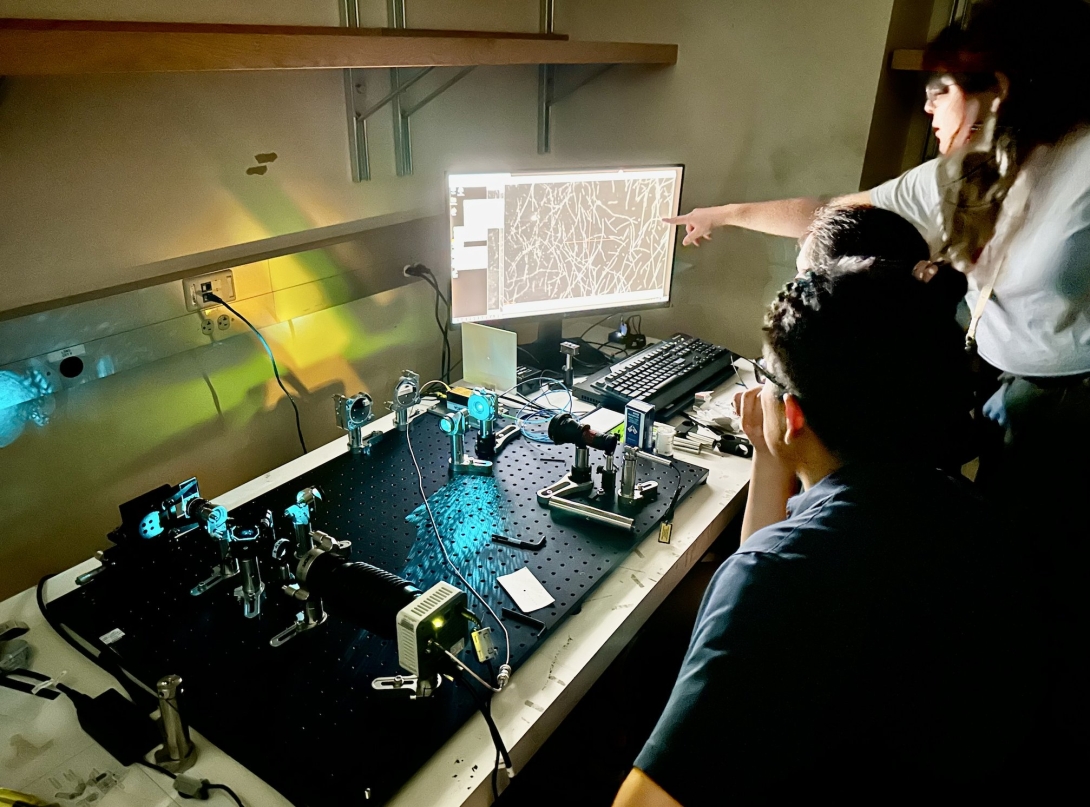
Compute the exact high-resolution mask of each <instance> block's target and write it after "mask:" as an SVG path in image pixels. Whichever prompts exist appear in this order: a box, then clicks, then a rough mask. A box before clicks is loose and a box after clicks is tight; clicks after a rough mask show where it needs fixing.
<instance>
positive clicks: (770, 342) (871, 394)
mask: <svg viewBox="0 0 1090 807" xmlns="http://www.w3.org/2000/svg"><path fill="white" fill-rule="evenodd" d="M764 334H765V344H766V346H767V353H768V354H769V356H768V358H769V361H770V363H771V364H772V365H773V366H772V367H770V368H769V369H770V371H771V372H772V373H774V374H776V375H777V376H779V377H780V378H781V380H782V381H783V382H784V384H786V385H788V387H787V390H786V391H787V392H790V393H792V394H793V395H795V396H796V397H797V398H798V400H799V403H800V405H801V407H802V410H803V412H804V413H805V415H806V419H807V422H808V423H809V425H810V428H812V429H813V431H814V433H815V434H816V435H817V436H818V438H820V440H821V441H822V443H824V445H825V446H826V448H828V449H829V450H830V451H832V452H833V453H834V454H836V455H837V456H838V457H840V459H841V460H843V461H846V460H849V459H862V458H868V459H890V460H896V459H906V458H921V459H930V456H929V455H928V453H927V451H926V446H928V445H930V444H933V443H934V442H936V441H943V440H945V439H948V438H949V435H948V434H947V430H948V429H949V428H950V424H951V423H953V422H954V421H956V420H957V419H958V416H959V415H964V414H965V412H967V409H968V403H967V401H968V398H967V395H968V390H969V376H968V362H967V360H966V357H965V352H964V348H963V345H964V340H963V337H962V335H961V331H960V329H959V328H958V327H957V325H956V324H955V322H954V320H953V318H952V316H951V314H950V311H949V307H948V306H946V305H944V304H942V305H940V304H938V303H937V302H936V300H935V297H934V295H932V294H928V293H927V286H926V284H924V283H921V282H920V281H918V280H916V279H915V278H914V277H912V265H911V264H910V263H905V262H893V261H879V260H875V259H843V260H841V261H838V262H836V263H834V264H831V265H829V266H826V267H823V268H822V269H820V270H819V271H810V272H807V273H805V274H804V275H802V276H801V277H799V278H796V279H795V280H793V281H791V282H790V283H788V284H787V285H786V286H785V287H784V289H783V290H782V291H781V292H780V293H779V294H778V295H777V297H776V299H775V301H774V302H773V303H772V305H771V306H770V307H769V309H768V312H767V314H766V316H765V324H764Z"/></svg>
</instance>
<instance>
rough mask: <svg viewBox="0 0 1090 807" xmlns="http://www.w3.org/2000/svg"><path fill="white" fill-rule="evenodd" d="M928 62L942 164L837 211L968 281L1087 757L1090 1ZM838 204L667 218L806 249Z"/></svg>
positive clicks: (994, 22)
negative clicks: (809, 233)
mask: <svg viewBox="0 0 1090 807" xmlns="http://www.w3.org/2000/svg"><path fill="white" fill-rule="evenodd" d="M925 59H926V62H927V63H928V65H929V66H930V67H931V68H932V69H934V70H935V71H936V76H935V78H934V79H933V80H932V82H931V83H930V84H929V85H928V89H927V103H926V106H925V110H926V111H927V112H928V113H929V114H931V115H932V116H933V122H932V126H933V128H934V129H935V134H936V136H937V138H938V141H939V148H940V152H941V156H940V157H939V158H937V159H935V160H932V161H930V162H927V163H924V164H923V165H921V166H919V167H917V168H915V169H912V170H911V171H908V172H907V173H905V174H903V175H902V176H900V177H898V178H896V179H893V180H891V181H889V182H887V183H885V184H883V185H880V186H878V187H877V188H874V189H873V190H870V191H863V192H861V193H858V194H852V195H850V196H847V197H841V198H840V201H845V202H849V203H862V204H868V203H869V204H873V205H875V206H877V207H881V208H886V209H889V210H892V211H894V212H896V213H899V214H900V215H902V216H904V217H905V218H907V219H908V220H910V221H912V222H913V223H914V224H916V226H917V227H918V228H919V229H920V231H921V232H922V233H923V234H924V236H925V237H926V238H927V239H928V241H929V243H930V244H931V246H932V248H933V250H934V252H935V255H936V256H937V257H938V258H939V259H941V260H945V261H948V262H950V263H952V264H953V265H954V266H955V267H957V268H958V269H960V270H961V271H962V272H964V273H965V274H966V276H967V278H968V281H969V291H968V294H967V295H966V301H967V303H968V306H969V309H970V311H971V312H972V314H973V319H972V324H971V325H970V328H969V333H968V334H967V341H968V346H969V348H970V349H971V350H972V351H974V352H975V353H977V354H978V355H979V357H980V359H982V360H983V363H986V365H985V369H986V370H987V369H988V365H990V368H991V370H992V372H991V378H992V379H993V381H992V385H991V389H990V390H989V393H991V392H993V391H994V394H990V397H987V396H985V397H987V402H986V403H985V404H984V407H983V414H984V415H985V416H986V418H987V419H988V421H989V425H990V428H991V434H990V437H991V445H990V446H982V449H981V467H980V474H979V476H978V481H979V482H980V483H981V486H982V489H983V490H984V492H985V493H987V494H988V495H990V496H992V497H993V500H994V501H995V502H996V505H997V506H998V507H1001V508H1002V509H1003V511H1004V512H1005V513H1007V514H1009V516H1010V518H1011V520H1012V522H1013V523H1015V524H1017V526H1018V528H1019V530H1020V534H1021V540H1022V552H1023V553H1024V568H1025V570H1026V581H1027V589H1029V588H1032V589H1033V592H1032V593H1033V594H1034V595H1036V597H1037V599H1038V600H1039V601H1040V602H1042V603H1043V604H1044V606H1045V608H1046V609H1047V619H1048V623H1047V624H1048V625H1049V628H1050V632H1051V635H1050V637H1049V639H1050V640H1051V646H1052V647H1053V648H1054V649H1057V650H1058V651H1059V652H1058V653H1057V654H1056V656H1057V657H1058V658H1057V659H1056V663H1055V664H1054V666H1053V668H1052V672H1053V675H1052V679H1051V682H1050V683H1051V686H1052V687H1053V718H1054V726H1053V727H1052V731H1053V732H1055V735H1059V736H1055V735H1054V737H1053V739H1054V740H1055V741H1056V747H1057V748H1058V750H1059V749H1062V748H1064V747H1066V748H1067V749H1069V750H1070V752H1071V753H1072V754H1073V755H1078V754H1079V753H1080V752H1079V751H1077V750H1076V749H1079V748H1080V747H1081V746H1080V744H1079V742H1078V739H1079V735H1081V732H1082V731H1083V725H1084V721H1085V719H1086V695H1085V692H1086V690H1087V686H1086V680H1085V678H1084V676H1083V675H1082V673H1081V670H1080V669H1079V665H1078V664H1077V663H1076V659H1077V658H1078V654H1077V653H1076V652H1074V649H1075V648H1079V647H1081V645H1082V644H1083V643H1084V642H1085V639H1086V636H1087V635H1088V633H1087V620H1086V614H1087V602H1088V599H1090V598H1088V597H1087V595H1086V589H1087V586H1086V583H1085V582H1084V578H1085V575H1086V569H1087V565H1086V561H1087V560H1088V547H1090V519H1088V518H1087V516H1086V515H1085V514H1084V513H1083V511H1082V503H1083V502H1082V499H1083V497H1085V496H1087V495H1088V493H1090V4H1088V3H1087V2H1084V0H984V2H982V3H980V4H979V5H978V6H975V7H974V10H973V14H972V17H971V19H970V21H969V24H968V26H967V27H966V28H965V29H960V28H950V29H947V30H946V31H944V32H943V33H942V34H940V36H939V37H938V38H937V39H936V40H935V41H934V42H933V43H932V44H931V45H930V46H929V47H928V50H927V52H926V56H925ZM824 201H826V200H821V199H792V200H783V201H774V202H763V203H756V204H741V205H724V206H722V207H718V208H706V209H698V210H694V211H693V212H692V213H689V214H688V215H686V216H681V217H679V218H678V219H673V220H669V221H670V222H671V223H676V224H684V225H686V229H687V234H686V238H685V242H684V243H688V244H699V242H700V240H701V239H702V238H708V237H710V233H711V230H712V228H713V227H715V226H721V225H734V226H740V227H745V228H748V229H755V230H760V231H763V232H769V233H773V234H779V235H789V236H793V237H799V236H800V235H802V234H803V233H805V231H806V229H807V227H808V226H809V222H810V220H811V218H812V216H813V214H814V212H815V210H816V209H817V208H818V207H819V206H820V205H821V204H822V203H823V202H824ZM984 375H985V376H987V373H984ZM920 382H921V399H920V403H918V404H916V405H926V404H925V403H923V402H924V401H926V400H927V399H928V397H929V396H932V395H941V394H942V390H928V389H927V388H926V384H927V373H926V357H924V356H921V373H920ZM905 414H906V416H908V417H911V413H910V412H906V413H905ZM1031 581H1036V582H1035V583H1034V582H1031ZM1038 585H1040V586H1041V588H1037V586H1038ZM1026 593H1027V592H1024V591H1023V592H1014V594H1016V595H1024V594H1026ZM1012 650H1013V652H1020V650H1019V649H1017V648H1015V649H1012ZM1022 652H1024V649H1023V650H1022ZM1064 735H1066V736H1064ZM1071 761H1072V763H1074V762H1075V760H1074V759H1072V760H1071ZM1061 766H1062V763H1061Z"/></svg>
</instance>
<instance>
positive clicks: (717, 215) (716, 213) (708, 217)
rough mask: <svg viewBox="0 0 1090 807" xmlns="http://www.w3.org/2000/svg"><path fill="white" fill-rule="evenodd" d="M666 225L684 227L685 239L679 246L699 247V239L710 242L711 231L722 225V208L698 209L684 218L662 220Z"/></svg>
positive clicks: (676, 217) (674, 217)
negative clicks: (682, 225)
mask: <svg viewBox="0 0 1090 807" xmlns="http://www.w3.org/2000/svg"><path fill="white" fill-rule="evenodd" d="M663 221H665V222H666V223H667V224H677V225H681V224H684V225H685V238H684V239H683V240H682V242H681V245H682V246H685V247H688V246H694V247H698V246H700V239H704V240H705V241H711V240H712V230H714V229H715V228H716V227H721V226H722V225H723V221H722V208H719V207H698V208H696V209H695V210H693V211H692V212H690V213H686V214H685V215H684V216H673V217H670V218H664V219H663Z"/></svg>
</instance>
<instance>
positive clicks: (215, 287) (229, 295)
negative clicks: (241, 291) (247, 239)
mask: <svg viewBox="0 0 1090 807" xmlns="http://www.w3.org/2000/svg"><path fill="white" fill-rule="evenodd" d="M182 290H183V292H184V294H185V308H186V310H187V311H199V310H200V309H202V308H209V307H211V306H214V305H217V303H215V302H213V301H212V300H211V299H209V298H208V297H207V295H209V294H215V295H216V296H217V297H219V298H220V299H221V300H223V301H224V302H225V303H229V302H231V301H232V300H234V299H235V276H234V273H233V272H232V271H231V270H230V269H224V270H222V271H219V272H209V273H208V274H207V275H198V276H196V277H187V278H186V279H185V280H183V281H182Z"/></svg>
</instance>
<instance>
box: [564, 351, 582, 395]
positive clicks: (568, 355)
mask: <svg viewBox="0 0 1090 807" xmlns="http://www.w3.org/2000/svg"><path fill="white" fill-rule="evenodd" d="M560 352H561V353H563V354H564V386H565V387H567V388H568V389H571V388H572V387H574V386H575V365H574V364H573V361H574V359H575V357H576V356H578V355H579V345H577V344H575V342H561V343H560Z"/></svg>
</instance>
